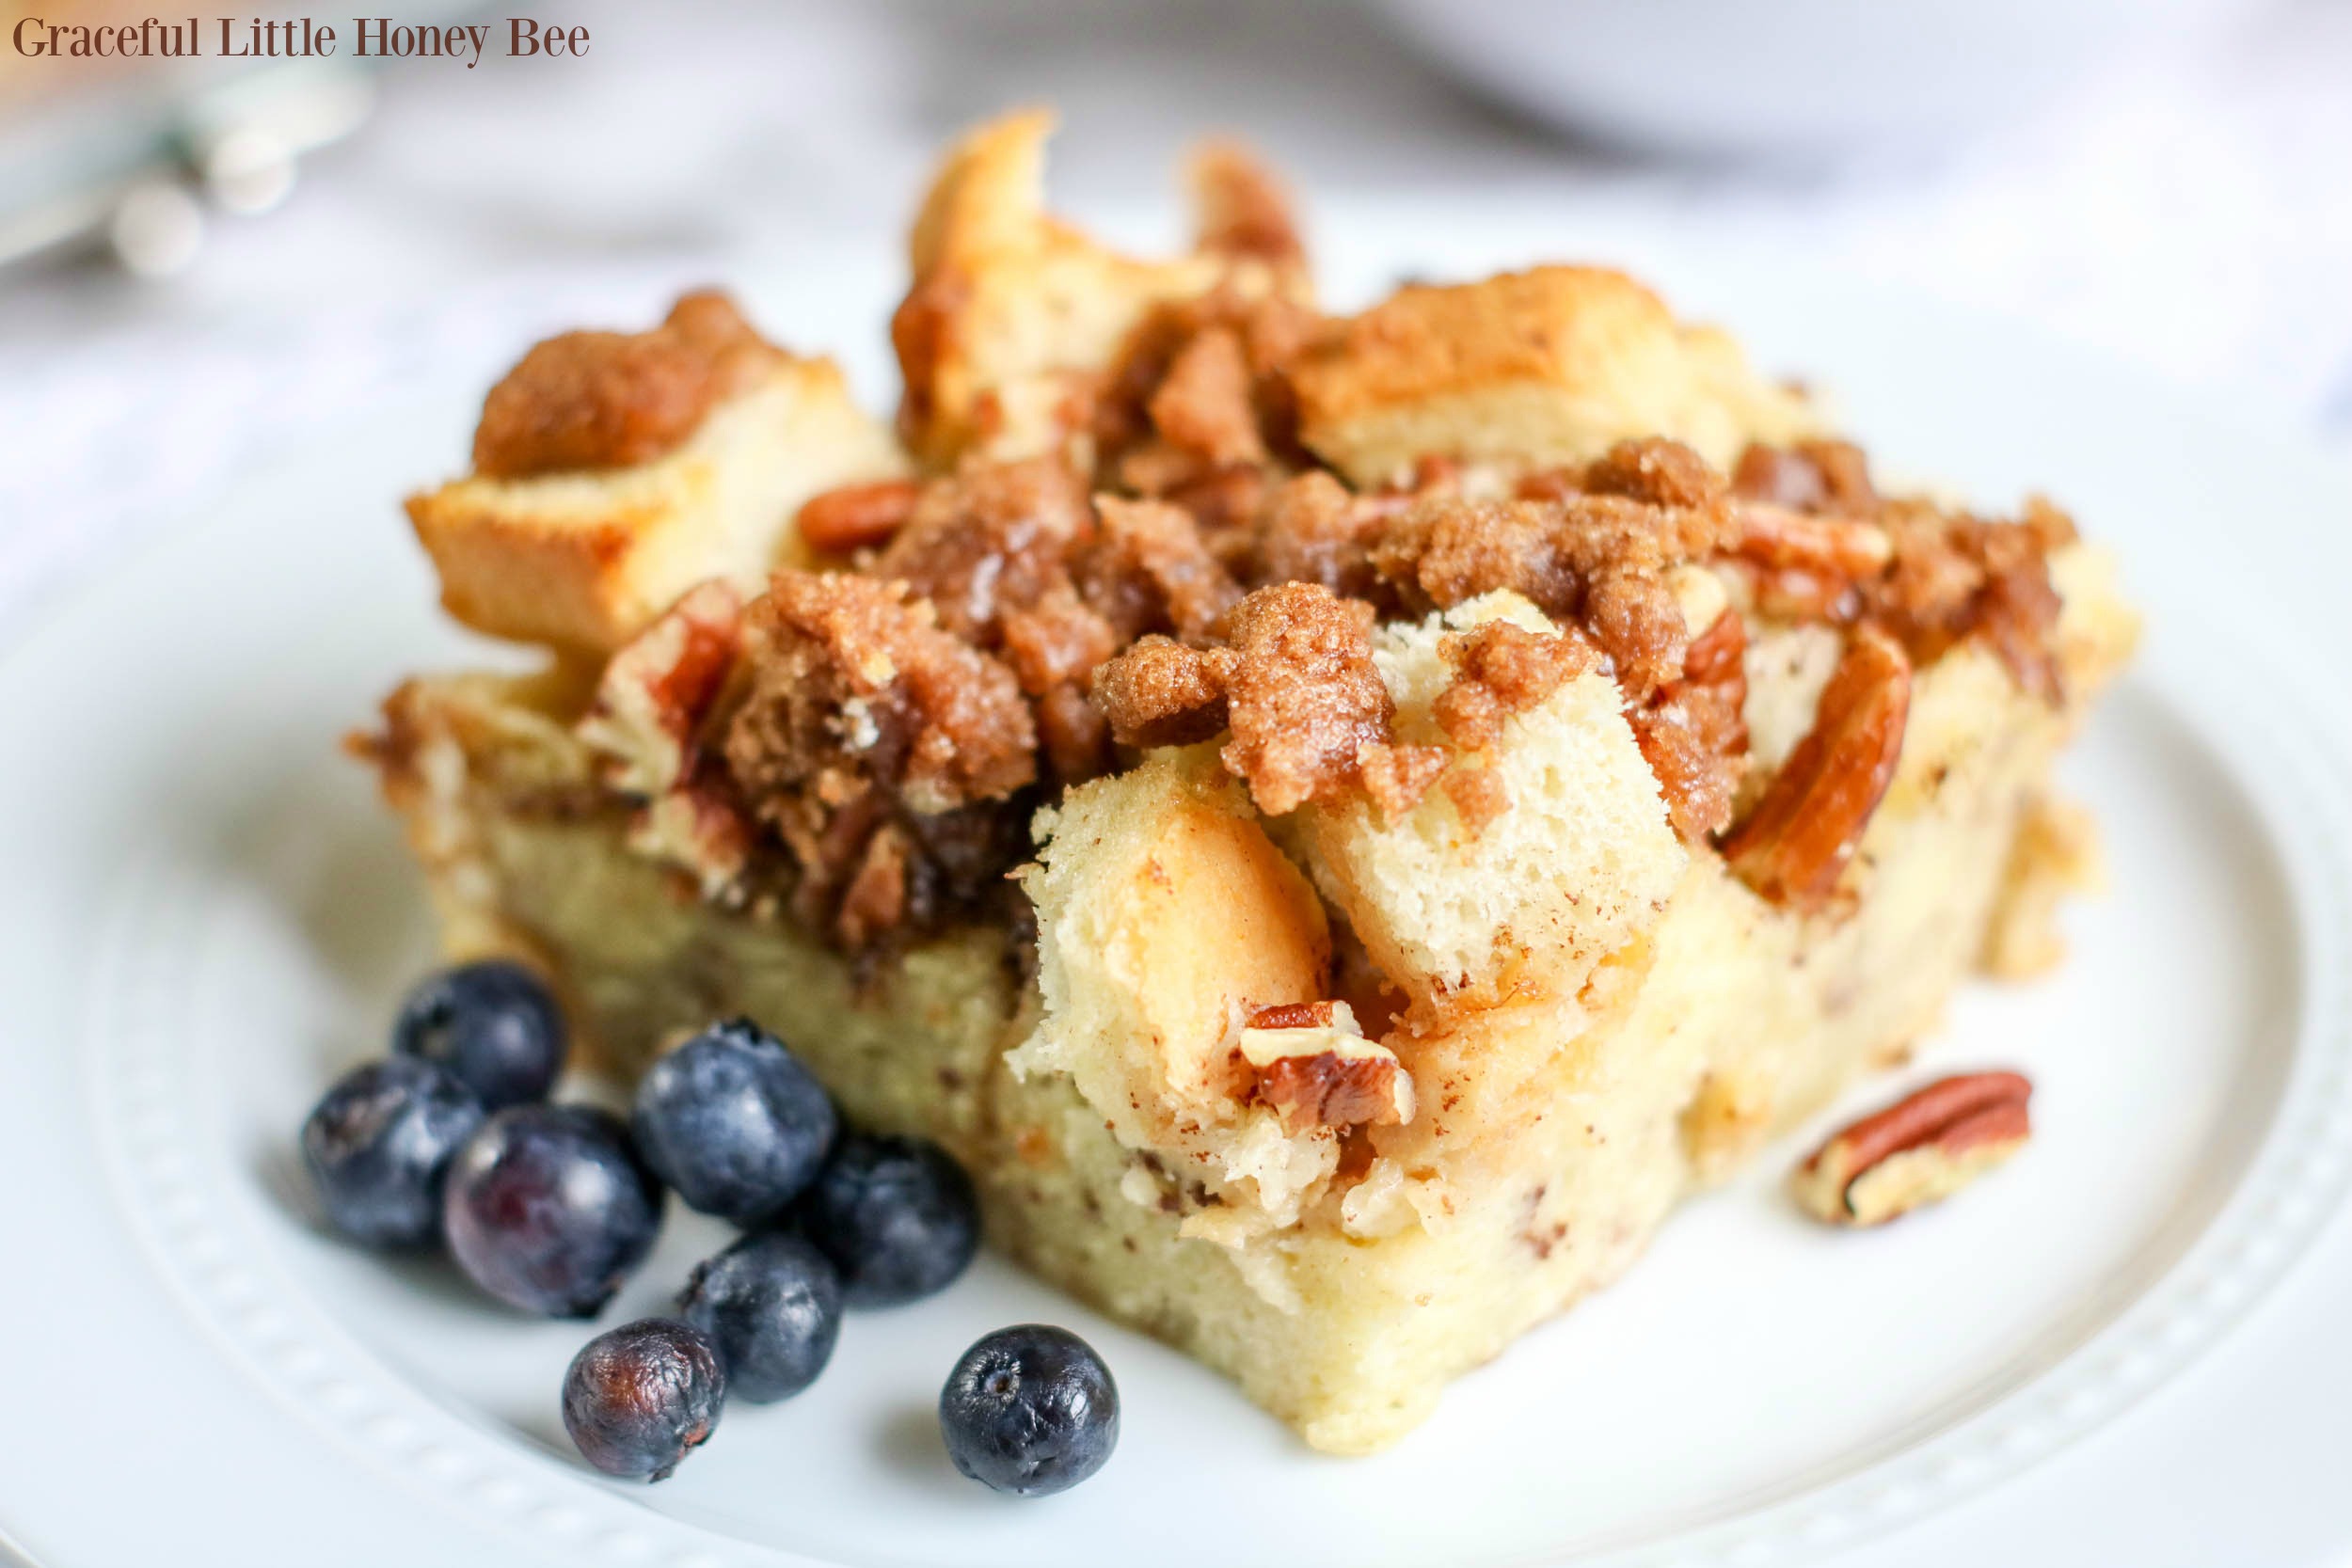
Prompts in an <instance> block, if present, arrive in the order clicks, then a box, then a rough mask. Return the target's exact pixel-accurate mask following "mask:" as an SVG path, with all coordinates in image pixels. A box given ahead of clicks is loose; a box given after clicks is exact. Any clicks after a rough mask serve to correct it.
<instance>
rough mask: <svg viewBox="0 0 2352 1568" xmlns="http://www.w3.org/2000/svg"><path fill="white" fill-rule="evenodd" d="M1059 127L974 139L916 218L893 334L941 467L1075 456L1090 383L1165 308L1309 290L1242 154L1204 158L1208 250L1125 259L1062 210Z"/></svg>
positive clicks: (952, 160) (986, 133)
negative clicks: (1047, 192) (1055, 157)
mask: <svg viewBox="0 0 2352 1568" xmlns="http://www.w3.org/2000/svg"><path fill="white" fill-rule="evenodd" d="M1052 126H1053V119H1052V117H1051V116H1050V115H1048V114H1046V113H1044V112H1042V111H1039V110H1028V111H1024V112H1022V113H1018V114H1013V115H1008V116H1005V117H1003V118H1002V119H996V120H993V121H991V122H990V123H988V124H986V125H983V126H980V127H979V128H977V130H975V131H973V132H972V133H970V134H969V135H966V136H965V137H964V138H963V139H962V140H961V141H960V142H958V143H957V144H956V146H955V147H954V148H953V149H951V150H949V153H948V155H947V157H946V160H945V162H944V163H943V164H942V166H941V167H940V170H939V173H938V174H937V176H936V177H935V178H934V179H933V181H932V183H931V187H930V192H929V193H928V194H927V195H926V197H925V198H924V201H923V205H922V210H921V212H920V214H918V215H917V217H916V219H915V223H914V237H913V242H912V244H911V245H910V247H909V248H910V260H911V261H912V263H913V270H914V281H913V284H912V286H911V287H910V288H909V290H908V293H907V295H906V298H905V300H904V301H903V302H902V303H901V304H900V306H899V307H898V311H897V313H896V314H895V315H894V316H893V317H892V319H891V342H892V345H893V347H894V348H895V349H896V350H897V352H898V366H899V374H900V381H901V383H902V385H903V387H904V395H903V400H902V401H901V403H900V404H899V410H898V428H899V430H900V432H901V434H902V435H903V436H905V438H906V440H907V442H908V444H909V445H910V446H912V447H913V448H914V450H915V451H916V452H917V454H918V455H920V456H921V457H922V458H923V459H925V460H926V461H928V462H930V463H932V464H934V465H937V466H941V467H946V466H948V465H950V464H952V463H954V462H955V461H956V460H957V459H958V458H960V457H961V456H962V455H963V454H965V453H966V452H969V451H987V452H990V453H992V454H995V455H1006V456H1025V455H1032V454H1035V453H1038V452H1041V451H1056V450H1063V449H1066V447H1067V444H1068V443H1069V442H1070V441H1071V440H1072V439H1073V437H1075V436H1082V435H1084V434H1085V431H1086V428H1087V425H1088V423H1089V417H1090V399H1089V396H1088V393H1087V385H1088V383H1089V382H1090V381H1091V380H1092V378H1094V377H1095V376H1097V375H1099V374H1100V373H1101V372H1103V371H1104V368H1105V367H1106V366H1108V365H1109V364H1110V363H1111V361H1112V360H1113V359H1114V358H1115V357H1116V356H1117V354H1118V351H1119V347H1120V342H1121V341H1122V340H1124V339H1125V337H1126V336H1127V334H1128V333H1129V332H1130V331H1131V330H1132V329H1133V328H1134V327H1135V326H1136V323H1137V322H1139V321H1140V320H1141V319H1142V318H1143V317H1144V315H1145V314H1146V313H1147V312H1148V311H1149V310H1150V309H1152V307H1153V306H1154V305H1156V304H1159V303H1161V302H1164V301H1169V300H1179V299H1185V298H1189V297H1192V296H1194V295H1198V294H1201V293H1206V292H1208V291H1210V290H1211V289H1214V288H1216V287H1218V286H1220V285H1223V286H1227V287H1231V288H1234V289H1237V290H1239V291H1241V292H1243V293H1248V294H1253V295H1263V294H1266V293H1298V292H1301V291H1303V289H1304V287H1305V276H1304V271H1303V269H1302V268H1300V267H1299V266H1298V265H1297V264H1296V263H1295V261H1294V260H1292V259H1290V258H1289V257H1288V256H1282V257H1279V258H1270V257H1269V254H1268V253H1269V251H1270V250H1272V251H1282V250H1285V249H1286V248H1287V247H1286V246H1285V245H1284V244H1283V243H1282V241H1281V238H1280V236H1281V234H1282V233H1284V232H1290V230H1288V227H1287V224H1286V223H1284V222H1282V221H1280V220H1278V219H1277V217H1276V216H1275V212H1276V207H1277V201H1276V198H1274V197H1273V196H1272V195H1271V194H1270V193H1271V186H1270V184H1268V183H1267V182H1265V181H1264V179H1263V176H1261V175H1257V174H1254V173H1251V172H1250V171H1248V170H1247V169H1246V168H1244V167H1243V166H1241V165H1239V164H1237V163H1235V162H1234V161H1232V159H1231V158H1230V157H1218V156H1216V155H1212V156H1211V157H1210V159H1209V160H1208V162H1207V163H1206V164H1205V165H1204V166H1203V173H1202V175H1201V177H1200V183H1199V187H1198V189H1199V193H1200V199H1201V201H1202V204H1203V210H1202V214H1201V219H1202V226H1203V244H1202V245H1201V248H1200V249H1199V250H1197V251H1196V252H1195V253H1194V254H1192V255H1190V256H1182V257H1175V258H1171V259H1168V260H1167V261H1142V260H1137V259H1135V258H1131V257H1127V256H1122V255H1120V254H1119V253H1117V252H1115V251H1112V250H1109V249H1107V248H1105V247H1104V246H1103V245H1097V244H1096V243H1095V242H1094V241H1092V240H1091V239H1089V238H1088V237H1087V236H1086V235H1084V234H1082V233H1080V232H1078V231H1077V230H1073V229H1072V228H1070V227H1069V226H1067V225H1065V224H1063V223H1060V222H1059V221H1057V220H1056V219H1055V218H1053V217H1051V216H1049V215H1048V214H1046V212H1045V201H1044V184H1045V139H1046V136H1047V135H1048V134H1049V133H1050V132H1051V130H1052ZM1294 237H1295V235H1294Z"/></svg>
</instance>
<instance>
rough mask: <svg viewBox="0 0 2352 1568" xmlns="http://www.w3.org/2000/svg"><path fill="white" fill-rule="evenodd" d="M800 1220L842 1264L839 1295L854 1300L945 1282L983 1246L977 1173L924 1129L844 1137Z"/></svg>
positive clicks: (903, 1298) (918, 1292)
mask: <svg viewBox="0 0 2352 1568" xmlns="http://www.w3.org/2000/svg"><path fill="white" fill-rule="evenodd" d="M795 1220H796V1222H797V1224H798V1227H799V1229H800V1231H801V1233H802V1234H803V1235H804V1236H806V1237H807V1238H808V1239H809V1240H810V1241H812V1242H814V1243H817V1249H818V1251H819V1252H822V1253H823V1254H824V1255H825V1256H826V1257H828V1258H830V1259H833V1264H834V1268H836V1269H839V1270H840V1271H841V1295H842V1299H843V1300H845V1301H847V1302H848V1303H849V1304H850V1306H852V1307H895V1306H897V1305H898V1304H899V1303H900V1302H907V1301H914V1300H917V1299H918V1298H920V1297H923V1296H928V1295H930V1293H931V1292H932V1291H940V1290H944V1289H946V1287H947V1286H948V1285H949V1284H951V1283H953V1282H954V1280H955V1277H956V1276H957V1275H960V1274H961V1273H962V1272H963V1271H964V1268H965V1266H966V1265H967V1264H969V1263H970V1262H971V1261H972V1255H973V1254H974V1253H975V1252H977V1251H978V1250H979V1245H980V1212H979V1204H978V1201H977V1199H976V1198H975V1197H974V1196H973V1193H972V1179H971V1178H970V1177H968V1176H966V1175H964V1174H963V1167H962V1166H961V1165H959V1164H956V1162H955V1161H954V1159H953V1158H951V1157H950V1156H949V1155H948V1153H947V1151H946V1149H944V1148H940V1147H939V1146H938V1145H937V1144H934V1143H929V1142H926V1141H925V1140H923V1139H921V1138H869V1137H848V1138H844V1139H842V1140H841V1142H840V1144H839V1146H838V1147H836V1148H834V1154H833V1158H832V1159H831V1160H828V1161H826V1162H825V1168H824V1169H823V1170H822V1171H820V1172H818V1176H817V1180H816V1182H815V1183H814V1184H813V1185H812V1186H811V1187H810V1188H809V1190H808V1191H807V1193H806V1194H805V1195H803V1197H802V1199H801V1203H800V1207H799V1209H798V1210H797V1211H796V1212H795Z"/></svg>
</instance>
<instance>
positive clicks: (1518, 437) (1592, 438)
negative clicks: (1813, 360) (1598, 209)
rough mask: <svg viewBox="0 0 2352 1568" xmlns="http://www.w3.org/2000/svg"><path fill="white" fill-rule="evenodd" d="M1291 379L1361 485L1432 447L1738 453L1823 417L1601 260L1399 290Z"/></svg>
mask: <svg viewBox="0 0 2352 1568" xmlns="http://www.w3.org/2000/svg"><path fill="white" fill-rule="evenodd" d="M1292 380H1293V383H1294V385H1295V387H1296V388H1297V392H1298V406H1299V415H1300V434H1301V436H1302V437H1303V438H1304V439H1305V441H1306V443H1307V445H1308V446H1310V447H1311V448H1313V449H1314V451H1317V452H1318V453H1320V454H1321V455H1322V456H1323V457H1325V458H1326V459H1327V460H1328V461H1329V462H1330V463H1331V464H1333V465H1334V466H1335V467H1338V468H1339V469H1340V470H1341V471H1342V472H1343V473H1344V474H1346V475H1347V476H1348V478H1349V479H1351V480H1353V481H1354V482H1355V483H1358V484H1359V485H1373V484H1380V483H1387V482H1389V481H1391V480H1392V479H1395V478H1398V477H1399V476H1401V475H1403V474H1406V473H1407V472H1409V471H1410V470H1411V468H1412V467H1413V464H1414V463H1415V462H1416V461H1417V460H1419V459H1422V458H1425V457H1430V456H1447V457H1454V458H1458V459H1461V460H1463V461H1465V462H1469V463H1492V464H1497V465H1501V466H1503V467H1509V468H1513V469H1524V468H1541V467H1555V466H1559V465H1564V464H1570V463H1581V462H1585V461H1587V460H1589V459H1591V458H1594V457H1597V456H1598V455H1599V454H1600V453H1601V452H1603V451H1607V450H1608V449H1609V447H1611V446H1612V445H1613V444H1614V443H1615V442H1617V441H1619V440H1622V439H1625V438H1626V437H1629V436H1671V437H1673V438H1674V439H1676V440H1678V441H1681V442H1683V443H1685V444H1686V445H1688V446H1690V447H1692V448H1693V449H1695V450H1696V451H1698V453H1699V454H1700V455H1701V456H1703V457H1705V458H1706V459H1707V460H1708V462H1710V463H1713V464H1715V465H1716V466H1717V467H1729V466H1730V464H1731V463H1732V462H1733V461H1734V460H1736V459H1737V458H1738V457H1739V455H1740V451H1741V449H1742V448H1744V447H1745V446H1746V445H1747V444H1748V443H1749V442H1750V441H1763V442H1771V443H1774V444H1778V443H1784V442H1787V441H1789V440H1792V439H1794V438H1796V437H1797V436H1804V435H1809V434H1812V433H1813V432H1814V430H1815V428H1816V423H1815V419H1814V416H1813V413H1812V411H1811V410H1810V409H1809V408H1808V407H1807V406H1806V404H1805V403H1804V400H1803V399H1802V398H1801V397H1799V396H1797V395H1796V394H1795V393H1793V392H1790V391H1788V389H1786V388H1781V387H1776V386H1773V385H1772V384H1771V383H1769V382H1767V381H1765V380H1763V379H1762V378H1760V377H1759V376H1757V375H1756V373H1755V372H1753V371H1751V370H1750V369H1749V368H1748V365H1747V362H1746V360H1745V358H1744V356H1742V355H1741V354H1740V348H1739V346H1738V345H1737V344H1736V343H1734V342H1733V341H1731V340H1730V339H1729V338H1727V337H1725V336H1724V334H1722V333H1721V332H1718V331H1716V330H1714V329H1713V328H1711V327H1690V326H1684V325H1679V324H1678V323H1677V322H1676V321H1675V319H1674V317H1673V315H1672V314H1670V313H1669V312H1668V310H1667V309H1666V307H1665V305H1664V304H1663V303H1662V302H1661V300H1660V299H1659V298H1658V296H1657V295H1656V294H1653V293H1650V292H1649V291H1648V290H1647V289H1645V288H1643V287H1642V286H1641V285H1640V284H1639V283H1636V282H1634V281H1633V280H1632V279H1631V278H1629V277H1626V276H1625V275H1624V274H1622V273H1616V272H1609V271H1604V270H1601V269H1599V268H1594V267H1566V266H1550V267H1537V268H1535V269H1534V270H1533V271H1529V272H1518V273H1505V274H1502V276H1500V277H1490V278H1487V279H1486V280H1485V281H1483V282H1477V283H1464V284H1455V285H1451V286H1443V287H1437V286H1426V285H1419V284H1416V285H1412V286H1409V287H1406V288H1404V289H1400V290H1399V291H1397V293H1394V294H1392V295H1391V296H1390V298H1389V299H1387V300H1386V301H1384V302H1383V303H1381V304H1379V305H1377V306H1375V307H1374V308H1373V309H1370V310H1367V311H1365V312H1364V313H1363V314H1362V315H1360V316H1358V317H1356V318H1355V319H1354V320H1353V321H1351V322H1349V323H1347V324H1346V325H1345V327H1344V329H1343V331H1341V332H1340V333H1339V334H1338V335H1337V336H1336V337H1335V338H1334V339H1332V340H1331V341H1328V342H1326V343H1322V344H1319V345H1316V346H1314V347H1313V348H1311V349H1310V350H1309V351H1308V352H1307V353H1306V354H1304V355H1303V356H1301V359H1300V361H1299V362H1298V363H1297V364H1296V365H1295V366H1294V367H1293V369H1292Z"/></svg>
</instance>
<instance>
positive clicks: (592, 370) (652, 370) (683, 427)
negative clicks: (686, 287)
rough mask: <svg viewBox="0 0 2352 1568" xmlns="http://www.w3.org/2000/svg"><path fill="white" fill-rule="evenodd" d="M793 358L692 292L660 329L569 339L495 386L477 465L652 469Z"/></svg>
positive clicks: (487, 468) (547, 345) (529, 358)
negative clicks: (722, 406)
mask: <svg viewBox="0 0 2352 1568" xmlns="http://www.w3.org/2000/svg"><path fill="white" fill-rule="evenodd" d="M784 357H785V356H784V354H783V352H782V351H781V350H779V349H777V348H776V347H774V346H773V345H772V344H771V343H770V342H769V341H767V340H766V339H764V338H762V337H761V336H760V335H759V334H758V333H757V332H756V331H755V330H753V328H752V325H751V324H750V323H749V322H747V321H745V320H744V319H743V316H742V313H741V312H740V311H739V310H738V309H736V308H735V303H734V302H733V301H732V300H730V299H728V298H727V296H726V295H724V294H723V293H718V292H716V291H713V290H704V291H701V292H698V293H690V294H687V295H686V296H685V297H683V298H681V299H680V300H679V301H678V302H677V304H676V305H675V307H673V308H672V309H671V311H670V315H669V319H668V320H666V321H664V322H663V323H662V324H661V325H660V326H657V327H655V328H653V329H652V330H651V331H649V332H566V333H564V334H563V335H562V336H561V337H556V338H550V339H548V341H545V342H543V343H540V344H539V345H537V346H536V347H534V348H533V349H532V351H531V352H530V353H528V354H526V355H524V356H523V357H522V361H521V362H520V363H519V364H517V365H516V367H515V368H514V369H513V370H511V371H509V372H506V377H505V379H504V380H502V381H501V382H500V383H499V384H498V385H497V386H495V387H493V388H490V395H489V397H488V398H486V399H485V401H484V403H483V405H482V423H481V424H480V425H479V426H478V427H477V428H476V429H475V431H474V437H473V466H474V467H475V469H476V471H478V472H480V473H482V474H485V475H487V476H488V477H490V478H493V479H523V478H527V477H529V476H530V475H532V474H544V473H557V472H563V471H566V470H570V469H579V468H618V467H628V466H630V465H632V464H637V463H644V462H649V461H651V460H652V459H654V458H657V457H660V456H661V455H663V454H664V453H666V452H669V451H675V449H676V448H677V447H678V446H679V445H680V444H681V443H682V442H684V441H685V440H686V438H687V437H688V436H691V435H692V434H693V433H694V431H695V429H696V427H698V426H699V425H701V423H702V421H703V419H704V417H705V416H706V415H707V414H708V413H709V412H710V410H711V407H712V405H714V404H717V403H719V402H721V401H722V400H723V399H725V398H727V397H730V396H732V395H733V394H735V393H736V392H739V391H741V390H742V389H743V388H745V387H746V386H748V385H749V384H750V383H752V382H753V381H755V380H756V379H757V378H758V376H759V375H760V374H761V373H762V372H765V371H767V370H769V369H770V368H771V367H773V366H775V365H778V364H781V363H782V362H783V361H784Z"/></svg>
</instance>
